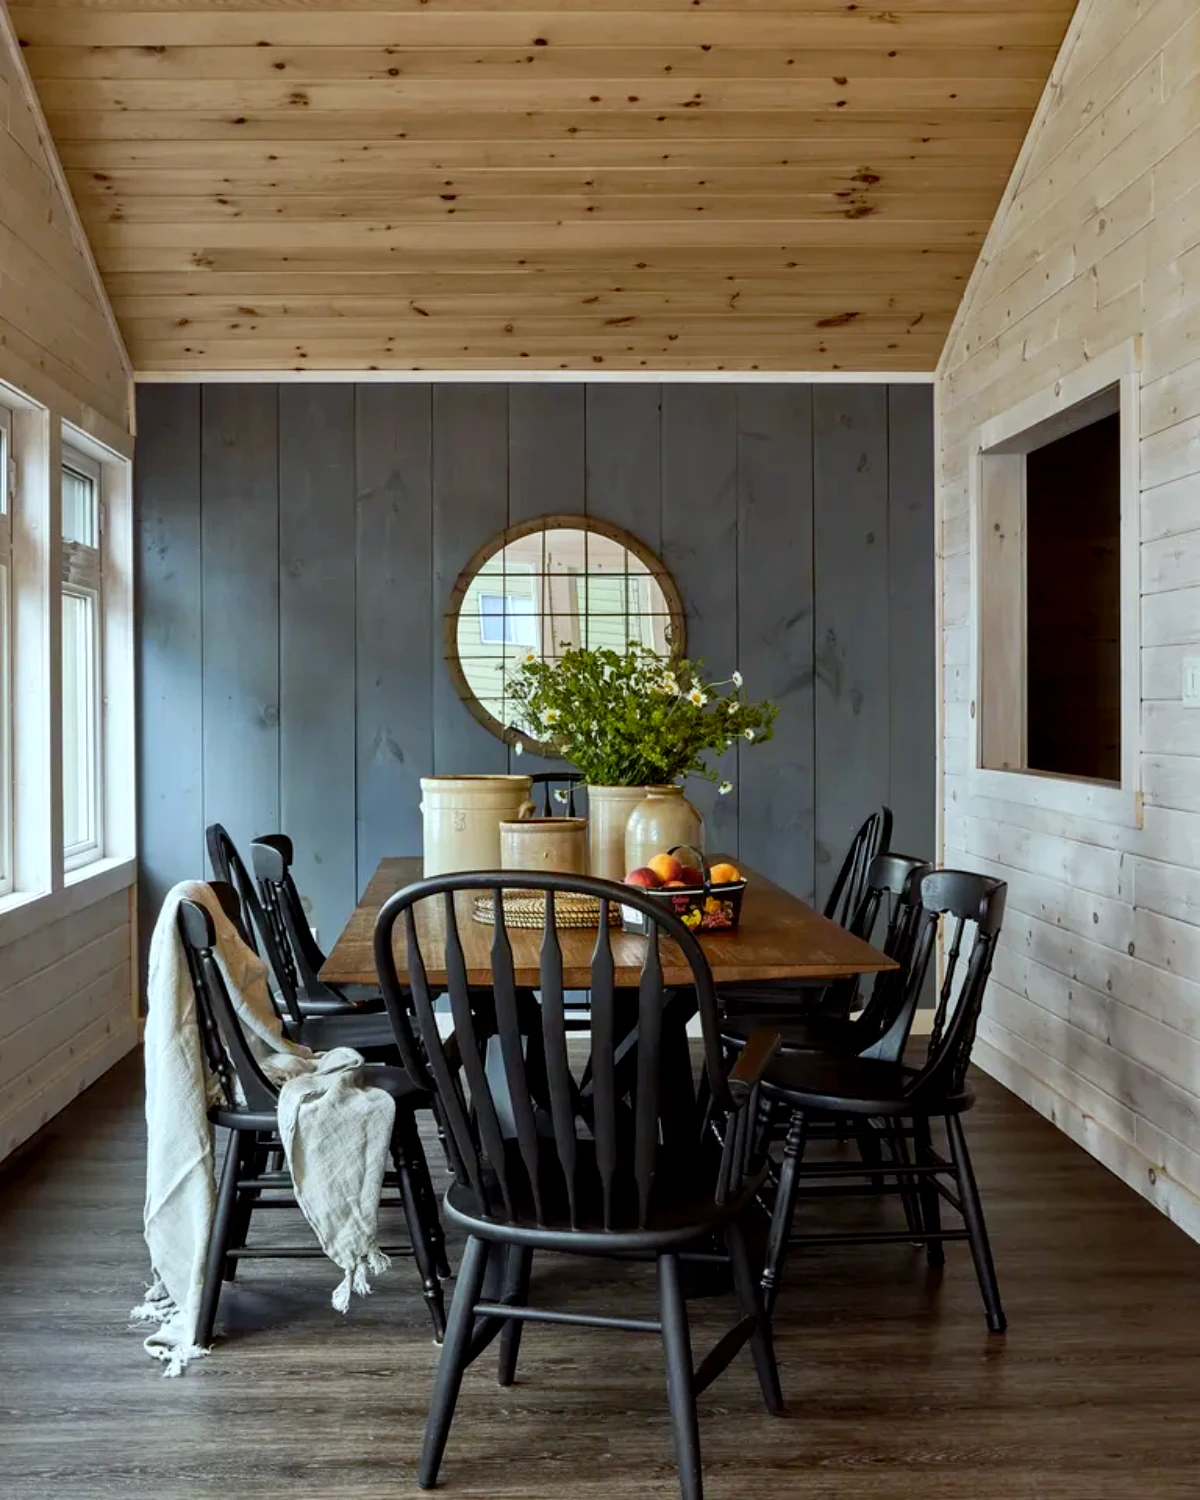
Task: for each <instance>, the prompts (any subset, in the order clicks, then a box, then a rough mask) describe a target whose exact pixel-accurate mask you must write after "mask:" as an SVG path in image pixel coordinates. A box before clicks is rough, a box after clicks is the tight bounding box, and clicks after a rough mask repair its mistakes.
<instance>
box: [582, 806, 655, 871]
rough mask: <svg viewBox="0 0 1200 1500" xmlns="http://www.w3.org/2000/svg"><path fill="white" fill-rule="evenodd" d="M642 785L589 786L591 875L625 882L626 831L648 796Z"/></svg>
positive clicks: (589, 867)
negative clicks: (635, 811) (632, 814)
mask: <svg viewBox="0 0 1200 1500" xmlns="http://www.w3.org/2000/svg"><path fill="white" fill-rule="evenodd" d="M645 795H646V789H645V787H641V786H589V787H588V873H589V874H591V875H597V876H599V877H600V879H601V880H623V879H624V878H625V871H626V869H627V868H628V866H627V865H626V864H625V828H626V825H627V824H628V822H629V815H630V813H632V812H633V810H634V808H635V807H636V806H637V805H638V803H639V802H641V800H642V799H643V797H645Z"/></svg>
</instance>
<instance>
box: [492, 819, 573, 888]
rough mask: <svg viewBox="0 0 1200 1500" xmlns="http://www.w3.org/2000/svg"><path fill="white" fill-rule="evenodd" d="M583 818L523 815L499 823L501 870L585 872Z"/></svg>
mask: <svg viewBox="0 0 1200 1500" xmlns="http://www.w3.org/2000/svg"><path fill="white" fill-rule="evenodd" d="M587 826H588V825H587V819H586V818H525V819H523V820H522V821H521V822H518V823H501V825H500V868H501V869H502V870H538V871H546V870H554V871H556V872H558V873H560V874H564V875H586V874H587Z"/></svg>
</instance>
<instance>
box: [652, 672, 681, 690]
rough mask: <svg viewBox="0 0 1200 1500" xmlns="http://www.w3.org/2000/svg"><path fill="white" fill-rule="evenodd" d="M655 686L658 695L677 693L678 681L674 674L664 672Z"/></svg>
mask: <svg viewBox="0 0 1200 1500" xmlns="http://www.w3.org/2000/svg"><path fill="white" fill-rule="evenodd" d="M655 686H656V690H657V691H658V692H660V693H678V691H679V679H678V678H677V677H676V676H675V673H674V672H664V673H663V675H662V676H661V677H660V678H659V679H658V682H657V683H656V685H655Z"/></svg>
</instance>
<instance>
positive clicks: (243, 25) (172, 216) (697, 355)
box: [10, 0, 1074, 372]
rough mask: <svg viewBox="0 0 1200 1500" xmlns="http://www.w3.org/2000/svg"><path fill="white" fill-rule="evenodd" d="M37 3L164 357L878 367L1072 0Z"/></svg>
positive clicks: (917, 337) (1021, 113) (97, 211)
mask: <svg viewBox="0 0 1200 1500" xmlns="http://www.w3.org/2000/svg"><path fill="white" fill-rule="evenodd" d="M884 6H886V9H885V8H883V7H884ZM10 8H11V11H12V16H13V20H14V22H15V25H16V29H17V32H18V34H19V36H20V37H21V40H22V42H23V44H24V46H25V57H26V59H27V60H28V63H29V67H30V70H31V72H32V74H33V76H34V79H35V80H36V82H37V86H38V90H39V93H40V95H41V99H42V103H43V106H44V108H45V111H46V115H47V117H48V119H49V123H50V127H51V129H52V131H53V133H54V137H55V140H56V141H57V144H58V148H59V151H60V153H61V155H62V159H63V163H64V165H65V167H66V168H67V171H68V174H69V177H70V181H71V185H72V187H73V189H74V191H75V194H76V196H77V198H78V202H79V207H80V209H81V211H82V214H83V218H84V222H85V224H86V225H87V228H88V232H89V234H90V236H91V239H92V243H93V245H94V247H95V251H96V255H97V258H98V260H99V263H100V268H101V271H102V272H103V274H104V277H105V280H106V282H107V285H108V288H109V291H110V293H111V296H112V300H113V304H114V306H115V309H116V312H117V315H118V318H119V319H120V323H121V326H122V328H123V330H124V333H125V337H126V339H127V341H128V344H129V349H130V352H131V355H132V357H133V361H134V364H135V366H136V367H137V368H138V370H139V371H142V372H166V371H214V370H242V369H245V370H252V369H267V370H270V369H280V370H281V369H293V368H294V369H351V370H353V369H362V370H366V369H412V368H417V369H431V368H441V369H468V368H469V369H486V368H508V369H513V368H533V367H540V368H547V369H590V370H595V369H611V370H620V369H638V368H651V369H660V370H675V369H730V370H732V369H761V370H772V369H791V370H837V369H844V370H880V371H884V370H931V369H932V368H933V367H934V365H935V363H936V361H937V356H938V353H939V351H940V349H941V346H942V342H943V340H944V338H945V335H946V332H947V329H948V328H949V325H950V321H951V318H952V316H953V314H954V310H955V308H956V306H957V304H958V301H959V298H960V296H961V294H962V291H963V288H964V286H965V284H966V280H967V277H968V276H969V274H970V271H971V267H972V264H973V262H974V259H975V256H976V254H977V253H978V250H979V247H980V245H981V244H982V241H983V238H984V235H985V234H986V232H987V228H988V225H989V223H990V221H991V218H992V215H993V212H994V211H995V208H996V206H997V204H998V202H999V199H1000V195H1001V192H1002V191H1003V188H1004V184H1005V182H1006V180H1007V178H1008V175H1009V171H1010V169H1011V167H1012V165H1013V162H1014V161H1015V159H1016V155H1017V151H1018V149H1019V147H1020V144H1021V140H1022V138H1023V136H1024V134H1025V130H1026V128H1027V126H1028V124H1029V121H1030V118H1031V116H1032V113H1033V110H1034V108H1035V106H1036V104H1037V100H1038V97H1039V95H1040V93H1041V91H1042V88H1043V86H1044V84H1045V81H1046V78H1047V76H1048V74H1049V71H1050V67H1051V64H1052V62H1053V59H1054V56H1055V53H1056V51H1057V49H1058V46H1059V43H1060V42H1061V40H1062V37H1063V34H1064V32H1065V30H1066V26H1067V23H1068V20H1069V18H1070V13H1071V11H1072V9H1073V8H1074V0H1007V3H1006V0H865V3H862V4H853V3H851V4H847V3H841V4H838V3H836V0H541V3H540V4H534V0H341V3H333V0H325V3H320V0H37V3H36V4H33V3H30V4H16V5H13V6H11V7H10Z"/></svg>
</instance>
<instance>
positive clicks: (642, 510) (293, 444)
mask: <svg viewBox="0 0 1200 1500" xmlns="http://www.w3.org/2000/svg"><path fill="white" fill-rule="evenodd" d="M931 406H932V402H931V391H930V388H929V387H928V386H924V385H894V386H886V385H878V386H876V385H814V386H808V385H800V384H745V385H732V384H731V385H719V384H679V385H671V384H664V385H653V384H630V385H621V384H596V385H585V384H561V385H558V384H513V385H504V384H452V383H436V384H430V385H420V384H387V383H379V384H368V385H362V386H354V385H310V384H288V385H279V386H275V385H268V384H262V385H254V384H248V385H243V386H239V385H224V384H222V385H208V386H201V385H161V386H154V385H150V386H142V387H141V388H140V390H139V398H138V452H137V464H136V492H137V517H138V538H139V567H140V578H139V585H140V587H139V609H140V621H141V628H140V644H139V668H140V714H139V749H140V755H141V771H142V776H141V801H140V827H141V858H142V911H143V913H144V914H145V918H146V920H147V921H148V920H150V919H152V918H153V915H154V913H155V912H156V910H157V907H158V903H159V901H160V900H161V897H162V894H163V892H164V891H165V890H166V889H167V888H168V887H169V886H170V885H171V884H172V883H173V882H174V881H176V880H179V879H183V878H185V877H189V876H194V875H198V874H201V873H203V871H204V869H205V858H204V838H203V835H204V826H205V824H206V823H207V822H209V821H212V820H219V821H221V822H223V823H225V824H226V825H227V826H228V827H229V829H230V831H231V832H232V834H233V836H234V838H235V839H236V840H237V841H238V842H239V843H242V842H244V841H248V840H249V838H250V837H251V836H252V835H254V834H256V833H260V832H264V831H268V830H273V829H277V828H283V829H285V830H286V831H287V832H288V833H290V834H291V835H292V836H293V838H294V839H295V841H296V845H297V852H298V859H297V879H298V882H299V885H300V887H301V889H302V890H303V891H304V892H305V894H306V895H308V896H309V897H311V899H312V903H313V910H314V914H315V918H316V921H317V923H318V926H319V928H320V931H321V934H322V936H323V937H325V938H331V937H332V935H333V934H334V933H335V931H336V930H338V929H340V927H341V925H342V923H343V922H344V921H345V918H346V916H347V915H348V913H349V911H350V909H351V907H352V905H353V902H354V899H355V896H356V894H357V892H358V891H359V890H360V889H361V887H362V886H363V885H364V884H365V882H366V880H367V878H368V877H369V875H370V873H371V871H372V870H373V869H374V867H375V865H376V863H377V862H378V860H379V858H380V857H381V856H382V855H384V854H399V853H413V852H417V851H418V850H419V848H420V838H421V831H420V814H419V812H418V808H417V804H418V801H419V796H420V788H419V780H420V777H421V776H422V775H427V774H429V773H430V772H439V773H452V772H462V771H489V770H500V771H502V770H506V769H508V768H509V767H508V751H507V750H506V748H505V747H504V746H503V745H502V744H501V743H500V742H499V741H498V740H496V739H494V738H493V737H492V736H491V735H490V734H488V733H487V731H486V730H484V729H483V728H482V727H481V726H480V725H479V724H477V723H476V722H475V720H474V719H473V718H472V717H471V716H470V715H469V714H468V713H467V711H466V710H465V709H464V708H463V706H462V704H461V703H460V702H459V701H458V698H457V697H456V695H455V691H454V688H453V686H452V684H451V682H450V678H449V676H448V674H447V672H446V670H445V668H444V666H443V663H442V659H441V651H442V636H441V620H442V613H443V610H444V608H445V603H446V598H447V596H448V594H449V592H450V589H451V588H452V586H453V584H454V581H455V579H456V577H457V576H458V573H459V570H460V569H461V568H462V566H463V565H464V563H465V562H466V561H467V560H468V559H469V557H470V556H471V554H472V553H473V552H474V551H475V550H476V548H477V547H479V546H480V545H481V544H482V543H483V542H485V541H487V539H488V538H489V537H491V536H492V535H494V534H495V533H496V532H498V531H500V530H502V529H503V527H504V526H505V525H506V524H508V523H509V522H510V521H516V520H520V519H524V518H526V517H530V516H536V515H541V514H545V513H550V512H557V513H562V512H580V513H587V514H590V515H595V516H600V517H603V518H604V519H606V520H610V521H614V522H617V523H619V524H620V525H622V526H625V527H627V528H629V529H630V530H631V531H633V532H635V533H636V534H637V535H638V536H640V537H641V538H642V539H643V540H644V541H645V542H647V543H648V544H649V545H650V546H651V547H652V548H654V550H655V551H657V552H658V553H659V554H660V555H661V556H662V558H663V560H664V562H665V563H666V564H667V566H668V567H669V568H670V569H671V571H672V573H673V574H674V577H675V580H676V582H677V583H678V585H679V588H680V590H681V592H682V594H683V598H684V602H685V605H686V609H687V621H688V648H689V652H690V654H692V655H693V656H699V657H703V658H704V659H705V661H706V662H707V663H708V664H709V667H710V668H711V669H712V670H713V672H714V673H716V674H719V675H726V674H727V673H728V672H729V671H731V670H732V669H733V668H734V667H740V668H741V670H742V672H743V673H744V675H745V678H746V685H747V689H748V690H749V691H750V692H751V693H753V694H754V695H755V696H756V697H772V698H774V699H776V700H777V701H778V703H779V705H780V714H779V721H778V728H777V732H776V737H775V739H774V740H773V741H772V742H771V743H770V744H768V745H765V746H761V747H756V748H750V747H743V749H742V750H740V751H735V752H733V753H732V755H731V757H730V759H731V762H732V763H731V765H730V766H729V767H728V772H729V775H730V777H731V779H732V780H733V781H734V782H735V783H736V788H737V789H736V791H735V793H734V794H733V795H731V796H729V797H726V798H717V797H716V795H715V792H714V789H712V788H711V787H709V786H707V785H706V784H704V783H699V784H696V785H694V787H693V790H692V792H691V793H690V795H691V796H692V797H693V800H694V801H695V802H696V803H697V804H698V805H699V806H700V807H701V808H702V810H703V811H704V812H705V814H706V816H707V817H708V818H709V828H710V845H711V846H712V847H714V848H718V847H719V848H721V849H725V850H729V851H732V852H734V853H735V854H737V855H739V856H740V857H741V858H743V859H745V860H746V861H747V862H749V863H750V864H752V865H754V866H755V867H757V868H758V869H760V870H762V871H764V872H765V873H767V874H769V875H771V876H773V877H774V878H775V879H777V880H779V881H781V882H782V883H783V884H784V885H786V886H788V887H790V888H791V889H793V890H794V891H796V892H798V893H799V894H801V895H804V896H807V897H809V898H812V897H813V896H814V895H815V896H816V897H823V896H824V894H825V892H826V891H827V889H828V885H829V883H830V880H831V879H832V872H833V869H834V868H836V861H837V859H838V858H839V857H840V854H841V851H842V849H843V848H844V846H845V844H846V842H847V840H848V839H849V837H850V835H851V833H852V832H853V830H854V828H855V827H856V826H857V824H858V822H859V821H860V820H861V819H862V818H863V817H864V816H865V814H866V813H867V811H868V810H869V809H870V808H871V807H873V806H877V805H878V804H879V803H880V802H883V801H888V802H890V804H891V805H892V807H893V809H894V810H895V814H896V834H895V841H894V842H895V846H896V847H897V848H900V849H903V850H905V851H906V852H910V853H914V854H924V855H928V856H932V855H933V853H934V838H935V833H934V762H935V746H934V732H935V724H934V716H935V707H934V549H933V495H932V474H933V459H932V413H931ZM520 768H521V769H526V768H530V766H529V758H528V757H526V758H525V760H524V761H522V762H521V765H520Z"/></svg>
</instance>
